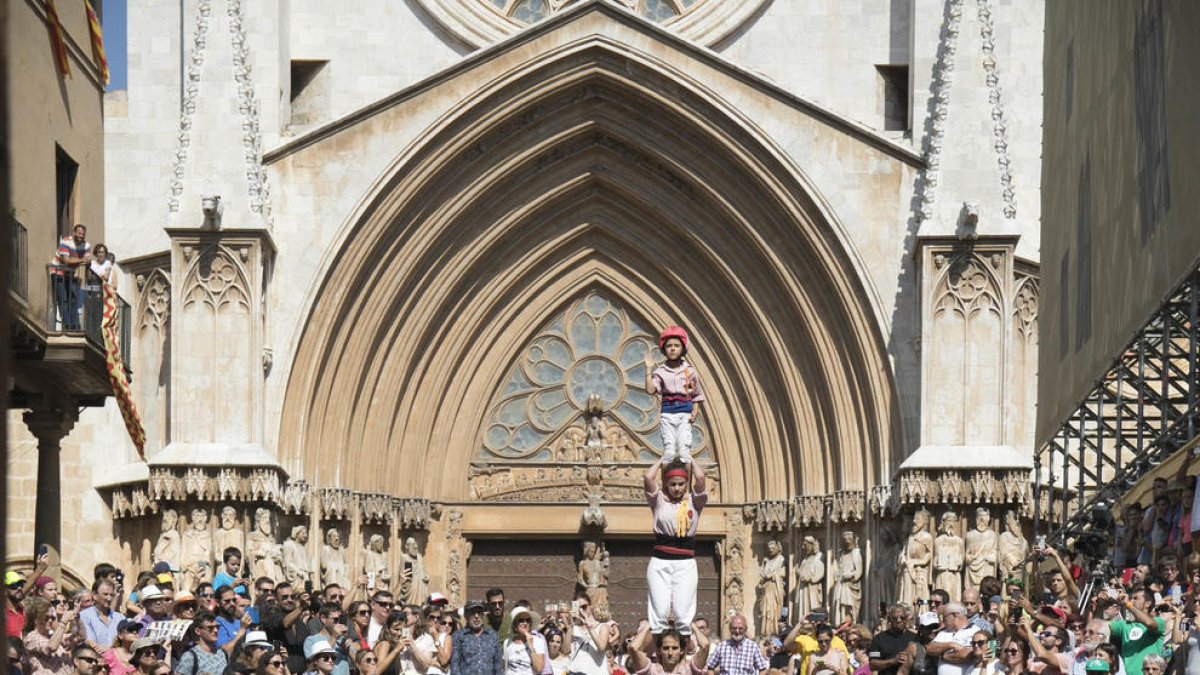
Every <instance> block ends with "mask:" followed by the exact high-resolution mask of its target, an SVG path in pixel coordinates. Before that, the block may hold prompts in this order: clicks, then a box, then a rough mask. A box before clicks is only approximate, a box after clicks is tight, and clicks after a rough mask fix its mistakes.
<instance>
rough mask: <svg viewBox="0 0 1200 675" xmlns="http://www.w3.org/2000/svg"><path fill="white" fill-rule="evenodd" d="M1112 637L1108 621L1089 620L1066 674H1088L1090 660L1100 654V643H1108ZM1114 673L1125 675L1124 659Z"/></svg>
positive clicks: (1115, 674)
mask: <svg viewBox="0 0 1200 675" xmlns="http://www.w3.org/2000/svg"><path fill="white" fill-rule="evenodd" d="M1111 639H1112V632H1111V631H1110V630H1109V628H1108V622H1106V621H1103V620H1101V619H1092V620H1091V621H1089V622H1088V623H1087V626H1085V627H1084V629H1083V642H1082V643H1080V645H1079V649H1076V650H1075V653H1074V654H1072V655H1071V662H1070V670H1067V669H1065V668H1064V669H1063V673H1064V675H1065V674H1067V673H1069V675H1087V664H1088V661H1089V660H1091V659H1092V658H1095V657H1097V656H1099V655H1100V645H1103V644H1106V643H1108V642H1109V640H1111ZM1113 675H1125V660H1124V659H1120V660H1118V662H1117V671H1116V672H1115V673H1113Z"/></svg>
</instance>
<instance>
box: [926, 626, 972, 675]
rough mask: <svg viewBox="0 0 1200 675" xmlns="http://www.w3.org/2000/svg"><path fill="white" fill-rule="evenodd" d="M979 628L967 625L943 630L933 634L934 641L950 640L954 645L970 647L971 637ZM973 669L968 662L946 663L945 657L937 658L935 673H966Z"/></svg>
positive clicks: (963, 674) (955, 674) (946, 674)
mask: <svg viewBox="0 0 1200 675" xmlns="http://www.w3.org/2000/svg"><path fill="white" fill-rule="evenodd" d="M978 632H979V629H978V628H976V627H975V626H967V627H966V628H963V629H962V630H957V631H948V630H944V631H942V632H940V633H938V634H937V635H936V636H934V638H933V641H934V642H952V643H954V645H955V646H956V647H970V646H971V638H973V637H975V634H976V633H978ZM971 670H973V668H972V666H971V665H970V664H966V663H963V664H958V663H947V662H946V660H945V659H938V669H937V675H968V673H970V671H971Z"/></svg>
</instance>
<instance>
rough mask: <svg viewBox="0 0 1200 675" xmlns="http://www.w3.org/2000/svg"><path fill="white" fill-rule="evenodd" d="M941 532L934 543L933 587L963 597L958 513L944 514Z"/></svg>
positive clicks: (956, 596)
mask: <svg viewBox="0 0 1200 675" xmlns="http://www.w3.org/2000/svg"><path fill="white" fill-rule="evenodd" d="M940 529H941V534H939V535H938V538H937V540H936V541H934V543H933V553H934V555H933V572H934V578H933V587H934V588H941V589H945V591H946V592H947V593H949V594H950V597H951V598H961V597H962V571H963V540H962V537H960V536H958V514H956V513H954V512H953V511H947V512H946V513H944V514H942V524H941V528H940Z"/></svg>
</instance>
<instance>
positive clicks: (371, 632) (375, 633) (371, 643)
mask: <svg viewBox="0 0 1200 675" xmlns="http://www.w3.org/2000/svg"><path fill="white" fill-rule="evenodd" d="M381 633H383V624H381V623H378V622H376V621H375V617H371V623H370V625H368V626H367V646H368V647H370V648H371V649H375V643H376V642H379V635H380V634H381Z"/></svg>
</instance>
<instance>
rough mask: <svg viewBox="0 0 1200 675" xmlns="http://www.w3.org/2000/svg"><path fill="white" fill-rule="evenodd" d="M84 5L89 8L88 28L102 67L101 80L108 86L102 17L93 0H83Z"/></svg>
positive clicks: (95, 56)
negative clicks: (98, 13)
mask: <svg viewBox="0 0 1200 675" xmlns="http://www.w3.org/2000/svg"><path fill="white" fill-rule="evenodd" d="M83 7H84V9H86V10H87V16H88V30H89V32H91V34H92V56H93V57H94V58H95V59H96V65H97V66H99V67H100V80H101V82H103V83H104V86H106V87H107V86H108V57H106V56H105V55H104V32H103V31H102V30H101V28H100V17H98V16H96V10H95V8H93V7H92V0H83Z"/></svg>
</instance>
